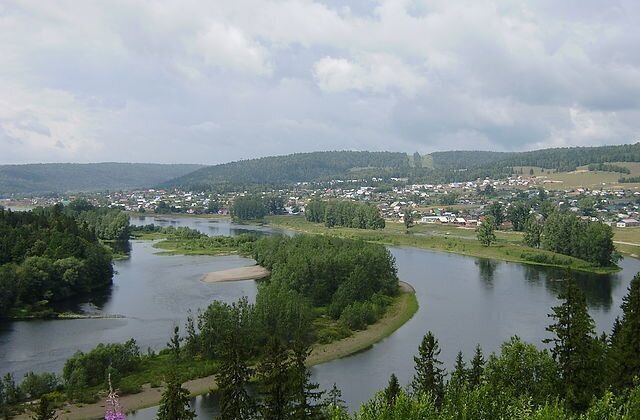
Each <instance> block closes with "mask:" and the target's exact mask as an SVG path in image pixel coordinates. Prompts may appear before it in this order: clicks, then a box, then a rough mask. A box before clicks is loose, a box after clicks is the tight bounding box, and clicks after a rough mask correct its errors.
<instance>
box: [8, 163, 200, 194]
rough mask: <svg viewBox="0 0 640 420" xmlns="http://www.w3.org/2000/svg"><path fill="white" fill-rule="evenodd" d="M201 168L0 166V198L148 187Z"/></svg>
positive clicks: (193, 166)
mask: <svg viewBox="0 0 640 420" xmlns="http://www.w3.org/2000/svg"><path fill="white" fill-rule="evenodd" d="M200 168H202V165H162V164H156V163H87V164H78V163H42V164H29V165H2V166H0V197H1V196H8V195H11V194H44V193H53V192H67V191H73V192H75V191H100V190H119V189H130V188H138V187H152V186H154V185H157V184H160V183H162V182H165V181H168V180H170V179H173V178H176V177H179V176H182V175H184V174H187V173H189V172H193V171H195V170H197V169H200Z"/></svg>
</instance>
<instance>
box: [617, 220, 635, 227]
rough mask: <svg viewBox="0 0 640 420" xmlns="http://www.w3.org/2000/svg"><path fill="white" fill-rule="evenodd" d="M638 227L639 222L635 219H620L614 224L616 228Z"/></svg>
mask: <svg viewBox="0 0 640 420" xmlns="http://www.w3.org/2000/svg"><path fill="white" fill-rule="evenodd" d="M638 225H640V222H638V221H637V220H636V219H622V220H620V221H619V222H618V223H616V227H619V228H625V227H632V226H638Z"/></svg>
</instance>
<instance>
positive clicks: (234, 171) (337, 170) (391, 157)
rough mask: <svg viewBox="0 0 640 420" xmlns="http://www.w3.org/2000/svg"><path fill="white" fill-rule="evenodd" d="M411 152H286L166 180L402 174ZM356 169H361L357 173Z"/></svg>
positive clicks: (210, 185)
mask: <svg viewBox="0 0 640 420" xmlns="http://www.w3.org/2000/svg"><path fill="white" fill-rule="evenodd" d="M408 167H409V159H408V156H407V155H406V154H404V153H392V152H353V151H333V152H313V153H295V154H291V155H286V156H270V157H264V158H259V159H250V160H242V161H238V162H231V163H225V164H222V165H215V166H210V167H207V168H202V169H200V170H197V171H195V172H193V173H190V174H188V175H185V176H183V177H180V178H177V179H175V180H173V181H171V182H169V183H166V184H164V185H165V186H169V187H185V188H189V189H194V188H196V189H204V190H209V189H216V190H218V189H220V188H223V187H224V186H225V185H233V186H251V185H262V186H267V185H271V186H274V185H286V184H292V183H296V182H310V181H327V180H330V179H337V178H341V179H344V178H345V177H346V178H352V177H354V176H355V177H365V175H368V176H381V174H388V175H389V176H398V175H399V174H401V173H406V172H407V168H408ZM352 170H357V172H358V175H357V176H356V175H354V174H353V173H352Z"/></svg>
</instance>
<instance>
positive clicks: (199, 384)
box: [15, 282, 418, 420]
mask: <svg viewBox="0 0 640 420" xmlns="http://www.w3.org/2000/svg"><path fill="white" fill-rule="evenodd" d="M417 310H418V301H417V298H416V294H415V290H414V289H413V287H412V286H411V285H409V284H407V283H404V282H400V293H399V294H398V296H396V297H395V298H394V301H393V304H392V305H391V306H390V307H389V309H388V310H387V312H386V313H385V315H384V317H382V318H381V319H380V320H378V321H377V322H376V323H375V324H372V325H370V326H369V327H367V329H366V330H362V331H356V332H354V333H353V334H352V335H351V336H349V337H347V338H344V339H342V340H338V341H335V342H333V343H329V344H321V345H316V346H314V347H313V349H312V352H311V354H310V355H309V358H308V359H307V365H308V366H315V365H319V364H322V363H326V362H329V361H331V360H335V359H340V358H343V357H346V356H350V355H352V354H356V353H359V352H361V351H363V350H366V349H368V348H370V347H372V346H373V345H374V344H376V343H377V342H379V341H381V340H383V339H384V338H386V337H388V336H389V335H391V334H392V333H393V332H394V331H396V330H397V329H399V328H400V327H401V326H402V325H404V324H405V323H406V322H407V321H409V320H410V319H411V318H412V317H413V315H414V314H415V313H416V312H417ZM183 386H184V388H185V389H187V390H188V391H189V393H190V394H191V396H196V395H202V394H206V393H208V392H210V391H215V390H217V384H216V381H215V375H211V376H206V377H203V378H198V379H192V380H189V381H187V382H185V383H184V384H183ZM163 391H164V388H163V387H152V386H151V385H150V384H145V385H144V386H143V387H142V390H141V392H139V393H136V394H130V395H124V396H122V397H121V398H120V403H121V405H122V407H124V409H125V410H127V412H131V411H135V410H139V409H142V408H147V407H151V406H154V405H158V404H159V403H160V398H161V395H162V392H163ZM104 411H105V402H104V400H100V401H99V402H97V403H94V404H67V405H66V406H65V407H64V408H63V409H60V410H58V412H57V414H58V419H59V420H81V419H99V418H103V417H104ZM15 418H16V419H25V420H26V419H29V418H31V417H30V413H24V414H21V415H19V416H16V417H15Z"/></svg>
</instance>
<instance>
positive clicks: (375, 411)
mask: <svg viewBox="0 0 640 420" xmlns="http://www.w3.org/2000/svg"><path fill="white" fill-rule="evenodd" d="M638 296H640V275H637V276H636V277H635V278H634V280H633V281H632V284H631V286H630V288H629V292H628V294H627V296H626V297H625V299H624V302H625V303H624V304H623V311H624V317H623V320H622V321H621V322H620V323H618V324H616V325H617V326H616V327H614V331H613V332H612V335H611V336H610V337H606V336H604V337H603V338H598V337H596V336H595V334H594V331H593V320H592V319H591V318H590V317H589V314H588V312H587V307H586V303H585V298H584V296H583V295H582V292H581V291H580V289H579V288H577V287H576V285H575V283H574V282H573V281H572V280H567V281H566V282H565V284H564V288H563V291H562V293H561V294H560V299H561V301H562V303H561V304H560V305H559V306H558V307H555V308H552V315H551V317H552V319H553V320H554V322H553V324H552V325H551V326H549V328H548V330H549V331H550V332H551V333H552V334H553V338H552V339H551V340H550V342H551V343H553V346H552V348H551V352H549V351H547V350H538V349H537V348H536V347H535V346H534V345H533V344H529V343H525V342H523V341H522V340H521V339H520V338H519V337H517V336H514V337H512V338H511V339H510V340H509V341H507V342H506V343H504V344H502V346H501V349H500V352H499V354H492V355H491V356H490V357H489V359H488V360H486V361H485V359H484V356H483V355H482V351H481V349H480V348H479V346H478V348H477V349H476V353H475V356H474V357H473V359H472V361H471V368H467V367H466V363H465V362H464V357H463V355H462V354H461V353H459V354H458V358H457V361H456V365H455V368H454V370H453V372H452V375H451V377H450V379H449V381H448V382H447V383H446V384H444V380H443V376H444V371H443V369H442V368H441V367H440V365H441V363H442V362H441V361H440V360H439V359H438V356H439V352H440V349H439V345H438V341H437V339H436V338H435V337H434V336H433V334H432V333H431V332H427V334H426V335H425V337H424V338H423V341H422V343H421V345H420V347H419V349H418V355H417V356H416V357H415V366H416V368H415V377H414V381H413V383H412V385H413V386H412V388H411V390H403V389H401V388H400V387H399V386H398V384H396V383H395V382H397V380H396V381H394V376H393V375H392V378H391V380H390V382H389V386H387V388H386V389H385V390H384V391H381V392H379V393H378V394H377V395H376V396H375V397H374V398H373V399H371V400H370V401H369V402H367V403H365V404H363V405H362V407H361V408H360V410H359V412H358V413H356V414H355V415H353V416H351V415H349V414H348V413H347V412H346V410H344V409H343V408H341V407H339V406H337V405H333V406H330V407H331V408H332V409H331V410H330V411H329V418H330V419H332V420H347V419H354V420H393V419H403V420H425V419H426V420H451V419H514V420H601V419H612V420H613V419H615V420H633V419H637V418H640V386H638V384H637V379H638V377H639V376H638V374H639V373H640V372H639V370H638V366H639V363H638V358H637V353H634V352H637V351H638V348H637V344H632V343H631V341H633V340H635V343H638V338H639V336H638V334H640V332H639V331H640V330H639V329H637V326H638V325H636V324H637V319H635V318H638V316H637V313H636V312H637V305H638V304H640V301H639V300H638ZM631 305H636V307H635V309H634V310H632V309H631ZM624 324H626V325H627V326H628V327H627V329H626V331H627V333H626V334H629V335H628V336H627V340H625V344H624V345H622V344H619V342H618V341H617V340H618V337H619V334H620V331H621V329H620V326H621V325H624ZM631 325H634V327H631ZM633 328H636V329H635V330H633V331H634V332H633V333H631V331H632V329H633ZM632 336H633V337H634V338H633V340H630V338H631V337H632ZM618 346H622V347H624V348H625V350H621V347H618ZM634 346H635V347H634ZM623 360H624V362H622V361H623ZM620 363H627V364H628V365H627V366H633V367H631V369H630V370H627V371H625V374H624V380H625V381H628V380H629V379H632V378H635V382H633V381H629V382H624V383H620V382H619V376H618V375H619V373H620V372H621V370H613V371H611V370H610V368H609V367H610V366H618V369H624V368H623V367H622V366H621V364H620Z"/></svg>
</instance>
